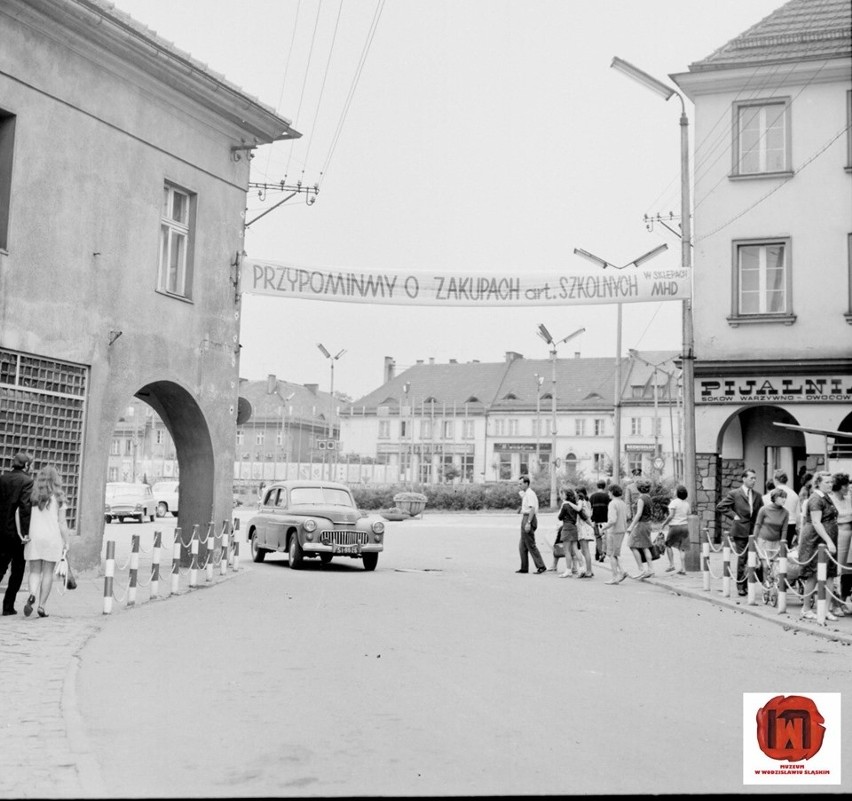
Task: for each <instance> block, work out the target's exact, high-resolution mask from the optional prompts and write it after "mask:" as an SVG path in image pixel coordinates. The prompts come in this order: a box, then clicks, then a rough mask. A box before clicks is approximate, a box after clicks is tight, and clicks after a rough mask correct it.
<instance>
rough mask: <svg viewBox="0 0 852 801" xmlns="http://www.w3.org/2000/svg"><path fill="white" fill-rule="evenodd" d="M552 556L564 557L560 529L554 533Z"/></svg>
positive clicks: (563, 544) (563, 545)
mask: <svg viewBox="0 0 852 801" xmlns="http://www.w3.org/2000/svg"><path fill="white" fill-rule="evenodd" d="M553 555H554V556H565V543H564V542H562V531H561V528H560V530H559V531H557V532H556V539H555V540H554V541H553Z"/></svg>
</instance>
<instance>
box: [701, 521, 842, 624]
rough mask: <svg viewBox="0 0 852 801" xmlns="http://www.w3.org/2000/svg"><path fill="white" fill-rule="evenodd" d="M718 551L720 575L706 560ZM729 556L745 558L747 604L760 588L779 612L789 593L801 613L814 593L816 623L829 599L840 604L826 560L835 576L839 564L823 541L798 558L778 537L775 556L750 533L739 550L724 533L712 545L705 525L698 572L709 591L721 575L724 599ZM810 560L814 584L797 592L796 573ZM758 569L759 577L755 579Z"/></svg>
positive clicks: (729, 573) (729, 581) (754, 599)
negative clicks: (720, 564) (813, 570)
mask: <svg viewBox="0 0 852 801" xmlns="http://www.w3.org/2000/svg"><path fill="white" fill-rule="evenodd" d="M720 550H721V552H722V570H721V574H720V573H718V572H714V570H713V567H712V565H711V560H710V557H711V553H718V552H719V551H720ZM732 557H733V559H734V564H736V563H737V561H738V560H739V559H742V558H745V559H746V569H745V580H746V593H745V594H746V604H747V605H748V606H756V605H757V603H758V593H759V591H762V595H763V602H764V603H766V604H774V605H775V607H776V609H777V611H778V613H779V614H783V613H785V612H786V611H787V601H788V599H789V597H790V596H792V597H794V598H796V599H798V600H799V601H800V602H801V604H802V611H803V613H804V612H805V611H806V609H807V606H808V601H809V599H810V598H811V597H813V596H814V595H815V596H816V604H815V606H816V620H817V622H818V623H819V624H820V625H825V622H826V620H827V614H828V606H829V600H831V601H833V602H834V603H836V604H841V603H842V599H841V598H840V597H839V595H838V594H837V592H836V588H835V585H834V579H833V578H832V579H829V578H828V562H829V560H831V562H833V563H834V564H835V565H836V567H837V569H838V570H837V572H838V575H839V574H840V571H841V570H842V566H841V565H840V563H839V562H838V561H837V559H835V558H834V557H833V556H832V555H831V554H830V553H829V552H828V548H827V547H826V545H825V544H823V543H820V544H819V545H818V546H817V549H816V551H815V552H814V553H813V554H811V556H810V557H809V558H807V559H804V560H799V558H798V552H797V553H796V555H795V556H794V555H793V554H791V553H789V551H788V548H787V543H786V542H784V540H781V543H780V546H779V550H778V553H777V556H776V555H771V554H770V553H769V552H768V551H767V550H766V549H764V548H761V547H760V546H759V545H758V543H757V537H756V536H755V535H754V534H752V535H750V536H749V538H748V542H747V544H746V545H745V546H744V547H743V548H742V549H737V547H736V545H735V543H734V542H733V541H732V540H731V538H730V536H729V535H727V534H725V535H724V537H723V540H722V542H721V543H720V544H719V546H718V547H715V548H714V546H713V544H712V543H711V542H710V533H709V530H708V529H706V528H705V529H704V538H703V541H702V542H701V573H702V580H703V581H702V585H703V588H704V590H706V591H708V592H709V591H710V589H711V580H714V579H715V580H717V581H718V580H719V579H720V578H721V580H722V588H721V590H720V592H721V593H722V594H723V595H724V596H725V597H726V598H730V597H731V584H732V583H733V582H732V578H733V573H732V566H731V561H732ZM814 559H816V560H817V565H816V567H817V578H816V583H815V585H814V586H813V587H812V588H811V589H810V590H807V589H805V587H804V586H801V591H800V590H799V585H800V583H801V579H800V575H801V572H802V568H803V567H805V566H807V565H809V564H811V563H812V562H813V560H814ZM759 570H762V579H759V578H758V571H759Z"/></svg>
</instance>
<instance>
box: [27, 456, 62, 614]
mask: <svg viewBox="0 0 852 801" xmlns="http://www.w3.org/2000/svg"><path fill="white" fill-rule="evenodd" d="M31 499H32V500H31V502H32V513H31V517H30V541H29V542H28V543H27V544H26V546H25V547H24V557H25V558H26V560H27V565H28V567H29V588H30V595H29V598H27V602H26V604H25V605H24V614H25V615H26V616H27V617H29V616H30V615H31V614H32V613H33V606H34V605H37V609H38V616H39V617H48V614H47V612H45V611H44V606H45V604H46V603H47V599H48V597H49V596H50V590H51V588H52V587H53V568H54V567H55V566H56V563H57V562H58V561H59V560H60V559H61V558H62V555H63V554H64V553H65V552H66V551H67V550H68V524H67V522H66V517H65V493H64V492H63V490H62V479H61V478H60V477H59V472H58V471H57V469H56V468H55V467H54V466H53V465H45V466H44V467H42V468H41V470H39V471H38V473H37V474H36V477H35V482H34V484H33V489H32V493H31Z"/></svg>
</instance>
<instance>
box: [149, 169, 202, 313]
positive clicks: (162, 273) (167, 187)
mask: <svg viewBox="0 0 852 801" xmlns="http://www.w3.org/2000/svg"><path fill="white" fill-rule="evenodd" d="M163 192H164V202H165V203H167V204H168V212H167V211H165V210H164V209H163V208H162V207H161V209H160V229H159V230H160V233H159V236H158V238H157V292H159V293H160V294H162V295H167V296H168V297H170V298H176V299H178V300H182V301H185V302H188V303H191V302H192V298H193V292H192V290H193V273H194V271H193V264H194V261H195V259H194V256H195V230H196V226H195V217H196V207H197V199H198V196H197V194H196V193H194V192H191V191H190V190H188V189H187V188H186V187H183V186H180V185H179V184H176V183H174V182H172V181H169V180H166V181H164V182H163ZM175 195H182V196H183V197H185V198H186V220H185V222H184V221H183V220H175V219H174V218H173V217H171V216H169V215H170V214H171V211H172V209H173V208H174V196H175ZM166 232H168V234H169V240H168V241H169V250H168V258H167V259H166V261H165V262H164V259H163V254H164V250H165V245H164V236H165V233H166ZM173 235H177V236H182V237H184V238H185V247H184V249H183V258H182V268H183V269H182V280H181V282H180V283H181V286H180V287H178V286H175V287H174V288H171V287H170V272H171V269H170V267H169V266H168V264H171V261H172V260H171V243H172V241H173V239H172V236H173Z"/></svg>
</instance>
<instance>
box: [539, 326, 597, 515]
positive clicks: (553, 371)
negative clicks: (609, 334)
mask: <svg viewBox="0 0 852 801" xmlns="http://www.w3.org/2000/svg"><path fill="white" fill-rule="evenodd" d="M585 330H586V329H585V328H578V329H577V330H576V331H574V332H573V333H571V334H568V336H567V337H563V338H562V339H560V340H558V341H557V340H555V339H554V338H553V337H552V336H551V335H550V331H548V330H547V328H545V326H544V323H539V326H538V331H537V332H536V333H537V334H538V335H539V336H540V337H541V338H542V339H543V340H544V341H545V342H546V343H547V344H548V345H550V375H551V382H552V384H553V388H552V390H551V393H550V401H551V410H552V414H553V422H552V424H551V426H552V427H551V432H550V436H551V446H550V508H551V509H555V508H556V348H557V346H558V345H562V344H564V343H565V342H567V341H568V340H569V339H573V338H574V337H575V336H577V335H578V334H582V333H583V332H584V331H585Z"/></svg>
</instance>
